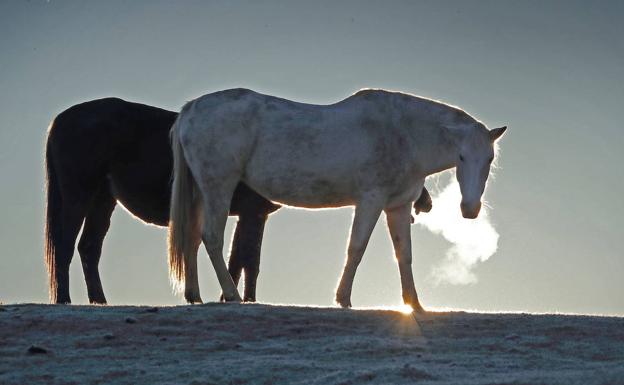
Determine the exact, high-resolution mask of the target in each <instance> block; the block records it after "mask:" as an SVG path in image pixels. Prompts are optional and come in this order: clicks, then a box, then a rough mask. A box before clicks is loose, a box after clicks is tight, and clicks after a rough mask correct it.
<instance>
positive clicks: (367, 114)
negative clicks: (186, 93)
mask: <svg viewBox="0 0 624 385" xmlns="http://www.w3.org/2000/svg"><path fill="white" fill-rule="evenodd" d="M505 129H506V127H501V128H496V129H493V130H488V129H487V128H486V127H485V126H484V125H483V124H482V123H480V122H478V121H477V120H475V119H474V118H472V117H471V116H470V115H468V114H467V113H465V112H464V111H462V110H460V109H458V108H456V107H452V106H449V105H446V104H443V103H440V102H437V101H433V100H429V99H424V98H420V97H416V96H412V95H408V94H404V93H399V92H389V91H384V90H362V91H359V92H357V93H355V94H354V95H352V96H350V97H348V98H346V99H344V100H342V101H340V102H338V103H335V104H331V105H312V104H304V103H297V102H293V101H289V100H285V99H280V98H277V97H273V96H269V95H263V94H259V93H257V92H254V91H250V90H246V89H231V90H225V91H221V92H215V93H212V94H208V95H204V96H202V97H200V98H198V99H195V100H193V101H191V102H189V103H187V104H186V105H185V106H184V107H183V109H182V112H181V113H180V115H179V117H178V119H177V121H176V123H175V124H174V126H173V128H172V130H171V140H172V147H173V153H174V181H173V195H172V198H171V214H170V222H169V266H170V270H171V275H172V279H173V280H174V282H177V283H178V284H181V283H183V281H184V278H185V273H186V276H190V277H194V276H196V274H197V261H196V258H197V257H196V254H195V253H194V252H192V250H193V248H194V247H196V246H197V244H199V243H200V240H203V242H204V245H205V246H206V250H207V251H208V255H209V257H210V260H211V262H212V264H213V267H214V269H215V271H216V274H217V277H218V279H219V283H220V285H221V289H222V291H223V296H224V298H225V300H227V301H240V300H241V299H240V296H239V294H238V292H237V290H236V286H235V285H234V283H233V281H232V278H231V277H230V274H229V273H228V270H227V268H226V265H225V262H224V261H223V255H222V248H223V232H224V228H225V223H226V219H227V215H228V207H229V205H230V200H231V199H232V193H233V191H234V189H235V187H236V185H237V184H238V183H239V182H241V181H242V182H245V183H246V184H247V185H248V186H250V187H251V188H252V189H254V190H255V191H257V192H258V193H260V194H261V195H263V196H264V197H266V198H268V199H270V200H272V201H275V202H278V203H280V204H283V205H290V206H297V207H307V208H324V207H341V206H355V214H354V216H353V225H352V227H351V235H350V239H349V246H348V249H347V259H346V263H345V266H344V270H343V272H342V277H341V278H340V283H339V285H338V288H337V291H336V302H337V303H338V304H340V305H341V306H343V307H350V306H351V289H352V285H353V279H354V277H355V272H356V269H357V267H358V264H359V263H360V261H361V259H362V255H363V254H364V250H365V249H366V245H367V243H368V240H369V238H370V235H371V232H372V231H373V228H374V226H375V223H376V222H377V219H378V218H379V215H380V214H381V212H382V211H384V212H385V213H386V216H387V222H388V228H389V230H390V235H391V237H392V242H393V245H394V250H395V255H396V258H397V260H398V265H399V273H400V276H401V287H402V294H403V301H404V302H405V303H406V304H408V305H410V306H412V308H413V309H414V310H416V311H422V307H421V305H420V303H419V301H418V296H417V294H416V289H415V287H414V278H413V276H412V268H411V263H412V251H411V240H410V219H411V209H412V204H413V202H414V201H415V200H416V199H418V197H419V195H420V193H421V191H422V188H423V185H424V181H425V177H426V176H428V175H430V174H433V173H437V172H439V171H442V170H446V169H449V168H452V167H457V179H458V181H459V184H460V186H461V193H462V201H461V205H460V206H461V211H462V214H463V216H464V217H465V218H476V217H477V215H478V214H479V210H480V208H481V195H482V194H483V190H484V188H485V184H486V180H487V178H488V175H489V170H490V164H491V162H492V160H493V158H494V141H495V140H496V139H498V138H499V137H500V136H501V135H502V134H503V133H504V132H505ZM195 281H196V280H195ZM187 289H188V288H187ZM196 289H197V290H198V291H199V289H198V288H196Z"/></svg>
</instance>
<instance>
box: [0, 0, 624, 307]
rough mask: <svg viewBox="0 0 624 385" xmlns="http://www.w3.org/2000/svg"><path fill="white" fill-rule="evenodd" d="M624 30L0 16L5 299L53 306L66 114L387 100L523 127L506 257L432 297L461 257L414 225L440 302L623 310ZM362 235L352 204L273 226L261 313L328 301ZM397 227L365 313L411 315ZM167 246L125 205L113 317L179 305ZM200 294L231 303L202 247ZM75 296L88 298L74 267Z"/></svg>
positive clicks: (570, 8) (357, 17)
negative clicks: (57, 151) (48, 206)
mask: <svg viewBox="0 0 624 385" xmlns="http://www.w3.org/2000/svg"><path fill="white" fill-rule="evenodd" d="M623 18H624V3H623V2H620V1H613V2H606V1H603V2H600V1H598V2H575V1H561V2H544V1H534V2H533V1H513V2H511V1H510V2H506V1H491V2H490V1H478V2H477V1H457V2H438V1H435V2H434V1H427V2H424V1H423V2H416V1H413V2H398V1H397V2H392V1H379V2H362V1H357V2H356V1H354V2H335V1H328V2H303V1H302V2H256V1H250V2H236V1H234V2H232V1H227V2H226V1H218V2H185V3H182V2H142V1H128V2H125V1H100V2H93V1H84V2H82V1H80V2H79V1H54V0H52V1H49V2H44V1H31V2H21V1H20V2H17V1H3V2H0V36H1V38H0V177H1V181H2V183H1V188H0V199H1V201H2V221H1V222H0V244H1V245H2V253H1V254H0V301H2V302H5V303H7V302H9V303H11V302H45V301H47V292H46V290H47V284H46V275H45V268H44V264H43V257H42V239H43V235H42V229H43V207H44V185H43V146H44V141H45V133H46V128H47V126H48V124H49V122H50V121H51V119H52V118H53V117H54V116H55V115H56V114H57V113H59V112H61V111H62V110H63V109H65V108H67V107H69V106H71V105H73V104H75V103H78V102H82V101H86V100H89V99H93V98H98V97H104V96H119V97H122V98H125V99H127V100H132V101H137V102H142V103H146V104H151V105H156V106H160V107H163V108H168V109H172V110H177V109H179V107H180V106H181V105H182V104H183V103H184V102H185V101H187V100H190V99H193V98H195V97H197V96H200V95H202V94H204V93H208V92H211V91H216V90H220V89H224V88H230V87H238V86H242V87H247V88H252V89H255V90H257V91H260V92H263V93H269V94H274V95H279V96H282V97H286V98H290V99H294V100H298V101H304V102H310V103H332V102H335V101H337V100H340V99H342V98H344V97H346V96H348V95H349V94H351V93H352V92H354V91H356V90H358V89H360V88H363V87H381V88H389V89H394V90H401V91H405V92H410V93H415V94H419V95H423V96H427V97H432V98H436V99H440V100H443V101H446V102H449V103H452V104H455V105H458V106H461V107H462V108H464V109H465V110H467V111H468V112H469V113H471V114H472V115H474V116H476V117H477V118H479V119H480V120H482V121H483V122H484V123H485V124H487V125H488V126H490V127H496V126H500V125H504V124H506V125H508V126H509V131H508V133H507V134H506V136H505V137H504V138H503V140H502V141H501V152H500V159H499V165H500V169H499V170H498V171H497V175H496V178H495V179H494V180H493V181H492V182H491V183H490V185H489V188H488V191H487V200H488V201H489V204H490V205H491V206H492V210H491V212H490V218H491V221H492V223H493V224H494V226H495V227H496V229H497V231H498V233H499V234H500V239H499V249H498V251H497V252H496V254H495V255H493V256H492V257H491V258H490V259H489V260H488V261H486V262H484V263H482V264H479V265H478V266H477V268H476V269H475V270H474V273H475V274H476V276H477V278H478V281H477V282H476V283H473V284H469V285H449V284H439V285H436V284H435V282H434V280H432V279H431V270H432V268H433V267H434V266H435V265H436V264H438V263H439V262H440V261H441V260H442V259H443V258H444V255H445V253H446V251H447V249H448V248H449V244H448V242H446V241H445V240H444V239H443V238H442V237H440V236H439V235H435V234H432V233H430V232H428V231H427V230H424V229H422V228H420V227H417V226H414V227H413V228H412V239H413V246H414V275H415V279H416V285H417V290H418V292H419V295H420V298H421V300H422V302H423V304H424V305H425V306H429V307H456V308H467V309H479V310H528V311H539V312H543V311H563V312H583V313H586V312H590V313H607V314H620V315H624V295H623V294H624V293H623V291H624V290H623V289H624V280H623V275H624V255H623V252H622V245H621V242H622V240H623V238H624V237H623V235H624V232H623V230H622V218H624V205H623V204H622V196H623V195H624V179H623V176H624V175H623V173H622V165H623V164H624V151H623V150H622V149H623V147H624V140H623V139H624V134H623V131H622V130H623V128H624V127H623V125H622V111H623V110H624V86H623V84H624V27H623V24H622V19H623ZM434 205H435V202H434ZM350 220H351V209H349V208H346V209H340V210H332V211H322V212H310V211H302V210H282V211H279V212H278V213H277V214H275V215H273V216H272V217H271V218H270V220H269V222H268V225H267V229H266V233H265V240H264V246H263V250H262V252H263V260H262V265H261V273H260V280H259V285H258V299H259V300H260V301H264V302H271V303H299V304H318V305H331V304H332V303H333V298H334V289H335V286H336V283H337V280H338V277H339V275H340V271H341V268H342V265H343V260H344V250H345V248H346V239H347V235H348V233H349V226H350ZM383 222H384V220H381V221H380V222H379V223H378V225H377V228H376V229H375V232H374V234H373V237H372V238H371V242H370V244H369V247H368V250H367V252H366V254H365V256H364V260H363V262H362V264H361V267H360V269H359V271H358V274H357V276H356V279H355V286H354V291H353V303H354V305H355V306H377V305H396V304H399V303H400V285H399V278H398V270H397V267H396V263H395V262H394V258H393V256H392V247H391V243H390V240H389V237H388V235H387V230H386V229H385V226H382V225H383V224H384V223H383ZM228 223H229V224H228V233H227V234H226V236H227V237H228V239H229V237H230V234H231V231H232V228H233V223H234V222H233V219H230V221H229V222H228ZM165 240H166V231H165V230H164V229H160V228H156V227H150V226H145V225H144V224H142V223H140V222H138V221H136V220H135V219H133V218H131V217H130V216H129V215H128V214H127V213H126V212H125V211H124V210H123V209H120V208H119V206H118V208H117V209H116V211H115V214H114V216H113V223H112V226H111V231H110V232H109V235H108V237H107V239H106V241H105V244H104V252H103V256H102V261H101V265H100V266H101V269H100V270H101V274H102V280H103V285H104V290H105V293H106V294H107V297H108V300H109V302H110V303H112V304H120V303H124V304H125V303H130V304H141V303H150V304H176V303H181V302H182V301H181V299H180V298H178V297H175V296H174V295H173V294H172V291H171V287H170V285H169V280H168V276H167V265H166V249H165V244H166V242H165ZM200 285H201V290H202V296H203V298H204V300H214V299H216V298H217V297H218V293H219V291H218V285H217V282H216V277H215V275H214V272H213V270H212V268H211V266H210V265H209V262H208V260H207V258H206V254H205V252H203V251H202V253H201V256H200ZM71 294H72V299H73V300H74V302H75V303H85V302H86V287H85V284H84V280H83V276H82V271H81V269H80V263H79V257H78V254H77V253H76V255H75V256H74V263H73V264H72V269H71Z"/></svg>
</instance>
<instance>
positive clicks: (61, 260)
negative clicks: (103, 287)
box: [52, 201, 86, 303]
mask: <svg viewBox="0 0 624 385" xmlns="http://www.w3.org/2000/svg"><path fill="white" fill-rule="evenodd" d="M66 203H67V202H66V201H64V202H63V205H62V209H61V211H62V212H61V220H62V226H61V228H56V229H53V231H57V232H58V233H57V234H58V237H57V238H56V239H60V244H59V245H57V246H56V248H55V259H54V266H53V271H54V281H55V285H54V288H53V293H52V302H54V303H71V298H70V295H69V265H70V263H71V260H72V257H73V256H74V247H75V245H76V238H77V237H78V232H79V231H80V227H81V226H82V222H83V220H84V217H85V211H86V210H85V209H84V206H85V205H83V204H77V203H75V204H72V205H68V204H66Z"/></svg>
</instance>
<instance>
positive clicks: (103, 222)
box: [78, 186, 117, 304]
mask: <svg viewBox="0 0 624 385" xmlns="http://www.w3.org/2000/svg"><path fill="white" fill-rule="evenodd" d="M116 204H117V201H116V200H115V198H113V196H112V195H111V193H110V191H109V189H108V186H105V187H103V188H102V189H101V190H100V192H99V193H98V195H97V196H96V197H95V199H94V200H93V203H92V204H91V208H90V209H89V211H88V213H87V218H86V219H85V223H84V228H83V230H82V235H81V236H80V241H79V242H78V252H79V253H80V259H81V261H82V271H83V272H84V277H85V282H86V284H87V293H88V294H89V302H90V303H98V304H105V303H106V297H105V296H104V290H103V289H102V282H101V281H100V272H99V268H98V265H99V263H100V256H101V254H102V243H103V242H104V237H105V236H106V233H107V232H108V228H109V226H110V219H111V215H112V213H113V210H114V209H115V205H116Z"/></svg>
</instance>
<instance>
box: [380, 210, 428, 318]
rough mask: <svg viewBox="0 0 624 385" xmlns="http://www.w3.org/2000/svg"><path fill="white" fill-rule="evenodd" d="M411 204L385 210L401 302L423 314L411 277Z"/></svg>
mask: <svg viewBox="0 0 624 385" xmlns="http://www.w3.org/2000/svg"><path fill="white" fill-rule="evenodd" d="M411 211H412V205H411V202H410V203H407V204H405V205H402V206H399V207H396V208H393V209H390V210H386V218H387V221H388V229H389V230H390V237H391V238H392V244H393V246H394V253H395V257H396V259H397V261H398V264H399V274H400V276H401V290H402V293H403V302H404V303H405V304H406V305H410V306H411V307H412V309H414V310H415V311H418V312H423V311H424V309H423V308H422V306H420V302H419V301H418V295H417V294H416V288H415V286H414V277H413V275H412V240H411V234H410V222H411Z"/></svg>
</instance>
